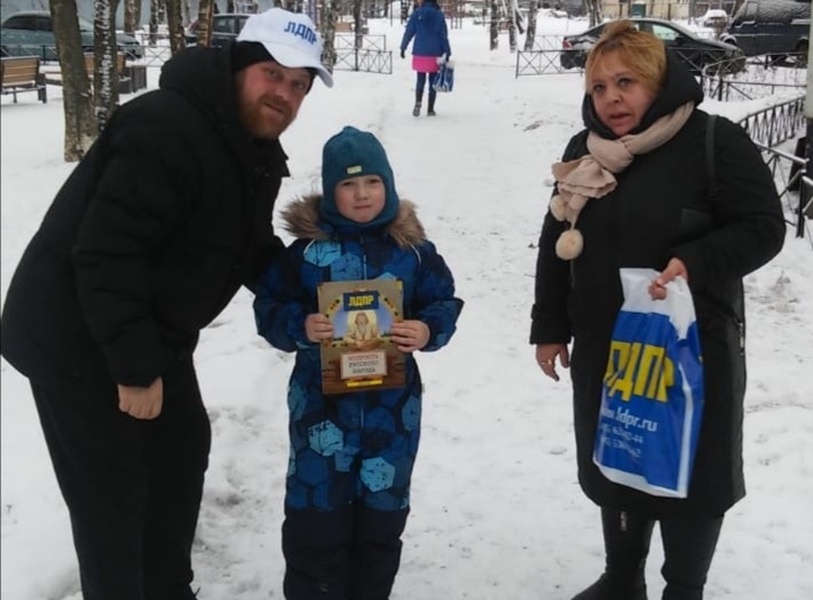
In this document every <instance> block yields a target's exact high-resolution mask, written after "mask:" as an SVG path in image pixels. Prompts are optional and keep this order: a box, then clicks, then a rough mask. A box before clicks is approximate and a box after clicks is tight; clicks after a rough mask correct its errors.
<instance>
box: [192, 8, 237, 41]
mask: <svg viewBox="0 0 813 600" xmlns="http://www.w3.org/2000/svg"><path fill="white" fill-rule="evenodd" d="M250 16H251V15H250V14H245V13H224V14H219V15H214V16H213V17H212V42H211V45H212V46H213V47H217V46H224V45H226V44H227V43H228V42H230V41H232V40H234V39H236V38H237V35H238V34H239V33H240V30H241V29H243V25H245V24H246V19H248V18H249V17H250ZM197 25H198V22H197V21H195V22H194V23H192V24H191V25H190V26H189V31H188V32H187V34H186V44H187V45H188V46H192V45H194V44H196V43H197V42H198V38H197V29H198V27H197Z"/></svg>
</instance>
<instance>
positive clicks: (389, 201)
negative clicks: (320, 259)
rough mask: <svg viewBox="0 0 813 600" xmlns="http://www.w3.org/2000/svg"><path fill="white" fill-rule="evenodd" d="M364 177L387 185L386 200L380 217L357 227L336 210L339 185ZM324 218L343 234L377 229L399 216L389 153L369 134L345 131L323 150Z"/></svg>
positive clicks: (347, 128)
mask: <svg viewBox="0 0 813 600" xmlns="http://www.w3.org/2000/svg"><path fill="white" fill-rule="evenodd" d="M361 175H378V176H379V177H381V179H382V180H383V181H384V189H385V190H386V194H387V195H386V200H385V202H384V208H383V210H382V211H381V213H380V214H379V215H378V216H377V217H376V218H375V219H373V220H372V221H370V222H369V223H356V222H355V221H350V220H349V219H346V218H344V217H343V216H342V215H340V214H339V211H338V210H337V208H336V197H335V194H334V193H335V190H336V184H337V183H339V182H340V181H342V180H343V179H349V178H350V177H358V176H361ZM319 212H320V213H321V215H322V218H323V219H324V220H325V221H327V222H328V223H330V224H331V225H333V226H334V227H336V229H337V230H338V231H340V232H343V231H344V232H349V231H360V230H364V229H375V228H378V227H382V226H384V225H386V224H388V223H389V222H390V221H392V220H393V219H395V217H396V216H397V215H398V193H397V192H396V191H395V179H394V177H393V175H392V168H391V167H390V163H389V160H387V153H386V152H385V151H384V147H383V146H382V145H381V142H379V141H378V139H377V138H376V137H375V136H374V135H373V134H372V133H370V132H369V131H360V130H358V129H356V128H355V127H349V126H348V127H345V128H344V129H342V130H341V131H340V132H339V133H337V134H336V135H334V136H333V137H332V138H330V139H329V140H328V141H327V143H326V144H325V147H324V148H323V150H322V201H321V203H320V204H319Z"/></svg>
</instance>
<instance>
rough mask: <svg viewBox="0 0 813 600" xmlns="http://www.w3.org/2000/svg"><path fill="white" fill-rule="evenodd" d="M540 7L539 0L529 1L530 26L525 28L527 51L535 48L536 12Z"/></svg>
mask: <svg viewBox="0 0 813 600" xmlns="http://www.w3.org/2000/svg"><path fill="white" fill-rule="evenodd" d="M538 9H539V3H538V2H537V0H531V1H530V3H528V26H527V28H526V29H525V52H531V51H532V50H533V49H534V39H535V38H536V14H537V11H538Z"/></svg>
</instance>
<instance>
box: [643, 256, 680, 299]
mask: <svg viewBox="0 0 813 600" xmlns="http://www.w3.org/2000/svg"><path fill="white" fill-rule="evenodd" d="M678 276H681V277H683V279H685V280H686V281H687V282H688V281H689V272H688V271H687V270H686V265H684V264H683V261H682V260H680V259H679V258H673V259H671V260H670V261H669V263H668V264H667V265H666V268H665V269H664V270H663V272H662V273H661V274H660V275H658V276H657V277H656V278H655V280H654V281H653V282H652V283H650V284H649V288H648V290H647V291H648V292H649V295H650V296H651V297H652V299H653V300H663V299H664V298H666V284H667V283H669V282H670V281H672V280H673V279H674V278H675V277H678Z"/></svg>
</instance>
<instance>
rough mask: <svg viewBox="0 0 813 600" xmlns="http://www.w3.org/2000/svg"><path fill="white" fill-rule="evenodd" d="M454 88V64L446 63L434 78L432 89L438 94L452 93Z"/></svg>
mask: <svg viewBox="0 0 813 600" xmlns="http://www.w3.org/2000/svg"><path fill="white" fill-rule="evenodd" d="M453 88H454V64H453V63H452V62H451V61H448V60H447V61H446V62H445V63H443V64H441V65H440V69H438V71H437V72H436V73H435V75H434V77H433V78H432V89H433V90H435V91H436V92H451V91H452V89H453Z"/></svg>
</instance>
